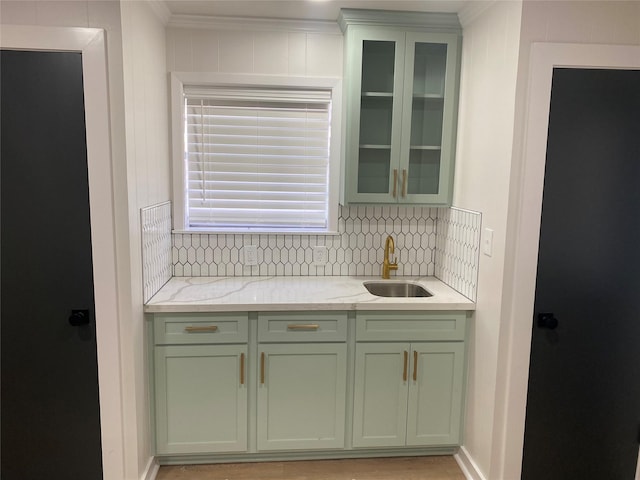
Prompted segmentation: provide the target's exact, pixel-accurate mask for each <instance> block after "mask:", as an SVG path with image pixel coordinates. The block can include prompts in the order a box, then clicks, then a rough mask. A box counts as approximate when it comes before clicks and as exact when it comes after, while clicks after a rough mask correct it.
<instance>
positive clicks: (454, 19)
mask: <svg viewBox="0 0 640 480" xmlns="http://www.w3.org/2000/svg"><path fill="white" fill-rule="evenodd" d="M338 24H339V25H340V28H341V29H342V31H343V32H344V31H346V29H347V27H349V26H351V25H373V26H392V27H406V28H416V29H429V30H430V31H441V32H450V33H460V32H461V31H462V29H461V27H460V22H459V21H458V15H457V14H455V13H435V12H403V11H387V10H364V9H363V10H360V9H355V8H343V9H341V10H340V15H339V16H338Z"/></svg>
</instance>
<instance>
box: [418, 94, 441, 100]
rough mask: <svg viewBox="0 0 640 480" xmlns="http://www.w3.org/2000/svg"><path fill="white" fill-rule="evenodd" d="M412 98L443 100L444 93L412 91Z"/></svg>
mask: <svg viewBox="0 0 640 480" xmlns="http://www.w3.org/2000/svg"><path fill="white" fill-rule="evenodd" d="M413 99H414V100H444V95H440V94H437V93H414V94H413Z"/></svg>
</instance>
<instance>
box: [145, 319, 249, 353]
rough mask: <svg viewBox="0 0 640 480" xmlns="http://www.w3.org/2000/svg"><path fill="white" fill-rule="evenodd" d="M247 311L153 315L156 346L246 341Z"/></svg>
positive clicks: (247, 336)
mask: <svg viewBox="0 0 640 480" xmlns="http://www.w3.org/2000/svg"><path fill="white" fill-rule="evenodd" d="M248 326H249V320H248V314H247V313H171V314H156V315H155V316H154V338H155V343H156V345H163V344H196V343H200V344H203V343H246V342H247V341H248V338H249V335H248Z"/></svg>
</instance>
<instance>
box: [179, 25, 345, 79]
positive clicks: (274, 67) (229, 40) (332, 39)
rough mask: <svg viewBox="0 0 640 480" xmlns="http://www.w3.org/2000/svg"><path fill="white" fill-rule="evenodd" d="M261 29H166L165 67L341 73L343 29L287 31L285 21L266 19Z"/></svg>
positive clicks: (339, 75)
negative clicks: (267, 20) (269, 20)
mask: <svg viewBox="0 0 640 480" xmlns="http://www.w3.org/2000/svg"><path fill="white" fill-rule="evenodd" d="M258 25H259V26H260V29H259V30H258V29H251V27H245V28H240V29H235V28H232V27H231V25H230V24H229V23H226V22H213V23H211V24H210V26H209V28H179V27H175V26H174V27H172V28H169V29H167V68H168V70H169V71H178V72H218V73H254V74H264V75H291V76H302V77H305V76H307V77H312V76H316V77H342V33H341V32H340V30H339V29H338V26H337V24H333V26H332V27H331V26H327V27H322V28H320V30H328V31H327V32H322V31H317V32H299V31H287V29H288V28H290V27H289V25H290V23H284V22H283V23H278V22H277V21H276V22H268V23H267V22H265V23H264V24H258Z"/></svg>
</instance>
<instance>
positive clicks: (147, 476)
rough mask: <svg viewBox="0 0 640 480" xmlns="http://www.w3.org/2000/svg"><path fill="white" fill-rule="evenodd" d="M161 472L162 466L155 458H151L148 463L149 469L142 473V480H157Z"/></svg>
mask: <svg viewBox="0 0 640 480" xmlns="http://www.w3.org/2000/svg"><path fill="white" fill-rule="evenodd" d="M159 471H160V465H159V464H158V462H157V461H156V459H155V457H151V458H150V459H149V462H147V468H145V469H144V472H142V476H141V477H140V480H155V479H156V477H157V476H158V472H159Z"/></svg>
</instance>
